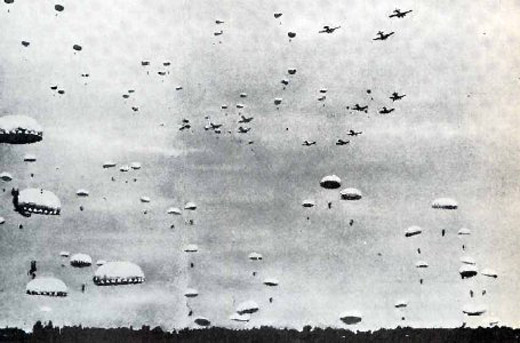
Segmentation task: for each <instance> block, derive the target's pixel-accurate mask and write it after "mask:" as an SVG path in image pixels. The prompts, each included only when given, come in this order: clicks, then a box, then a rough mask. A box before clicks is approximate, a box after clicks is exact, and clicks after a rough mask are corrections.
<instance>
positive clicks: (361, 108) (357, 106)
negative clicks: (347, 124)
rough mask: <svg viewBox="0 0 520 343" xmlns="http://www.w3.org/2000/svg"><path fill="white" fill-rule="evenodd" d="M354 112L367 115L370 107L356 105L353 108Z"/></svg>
mask: <svg viewBox="0 0 520 343" xmlns="http://www.w3.org/2000/svg"><path fill="white" fill-rule="evenodd" d="M352 110H354V111H360V112H365V113H367V112H368V105H366V106H359V104H355V105H354V107H352Z"/></svg>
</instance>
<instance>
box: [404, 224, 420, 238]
mask: <svg viewBox="0 0 520 343" xmlns="http://www.w3.org/2000/svg"><path fill="white" fill-rule="evenodd" d="M421 233H422V228H421V227H420V226H417V225H412V226H410V227H409V228H407V229H406V231H405V232H404V235H405V237H412V236H416V235H419V234H421Z"/></svg>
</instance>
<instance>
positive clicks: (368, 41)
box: [0, 0, 520, 330]
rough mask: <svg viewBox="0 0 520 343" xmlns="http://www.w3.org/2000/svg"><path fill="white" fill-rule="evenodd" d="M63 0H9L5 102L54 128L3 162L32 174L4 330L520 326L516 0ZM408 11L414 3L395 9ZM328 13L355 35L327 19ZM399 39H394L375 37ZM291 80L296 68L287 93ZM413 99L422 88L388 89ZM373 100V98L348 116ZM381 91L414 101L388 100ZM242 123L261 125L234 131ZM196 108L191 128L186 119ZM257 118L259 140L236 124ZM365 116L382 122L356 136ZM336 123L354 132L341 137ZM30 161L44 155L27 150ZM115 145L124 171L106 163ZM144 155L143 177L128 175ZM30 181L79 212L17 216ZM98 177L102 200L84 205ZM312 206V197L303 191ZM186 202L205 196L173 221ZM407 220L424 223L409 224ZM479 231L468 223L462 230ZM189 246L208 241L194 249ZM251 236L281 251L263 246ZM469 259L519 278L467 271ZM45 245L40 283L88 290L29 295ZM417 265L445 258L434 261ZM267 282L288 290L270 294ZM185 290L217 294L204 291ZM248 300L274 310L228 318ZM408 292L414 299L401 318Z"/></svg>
mask: <svg viewBox="0 0 520 343" xmlns="http://www.w3.org/2000/svg"><path fill="white" fill-rule="evenodd" d="M60 4H62V5H63V6H64V8H65V9H64V11H63V12H57V11H55V9H54V5H55V2H51V1H36V0H31V1H20V0H17V1H15V2H14V3H12V4H6V3H2V4H1V5H0V29H1V30H0V32H1V33H0V116H3V115H11V114H23V115H27V116H30V117H33V118H35V119H36V120H37V121H38V122H39V123H40V124H41V125H42V127H43V130H44V134H43V137H44V138H43V140H42V141H41V142H38V143H35V144H30V145H19V146H15V145H7V144H1V145H0V172H3V171H6V172H9V173H11V174H12V175H13V180H12V181H10V182H3V181H0V183H2V184H1V186H2V189H5V191H4V192H2V193H0V216H2V217H3V218H5V223H4V224H2V225H0V255H1V257H2V261H3V263H2V266H1V267H0V304H1V305H0V309H1V310H0V326H18V327H22V328H30V327H32V325H33V323H34V321H36V320H52V321H53V323H55V324H59V325H75V324H82V325H83V326H102V327H112V326H121V325H124V326H128V325H133V326H134V327H135V326H141V325H143V324H146V325H151V326H157V325H160V326H161V327H163V328H166V329H171V328H182V327H196V325H195V324H194V323H193V318H194V317H188V316H187V312H188V307H187V305H188V306H189V307H190V308H191V309H192V310H193V312H194V316H204V317H207V318H209V319H210V320H211V321H212V325H218V326H226V327H237V328H239V327H245V328H248V327H254V326H260V325H273V326H276V327H295V328H301V327H302V326H304V325H316V326H333V327H345V325H344V324H343V323H342V322H341V321H340V319H339V315H340V313H341V312H343V311H350V310H352V311H358V312H360V313H361V314H362V317H363V320H362V321H361V323H359V324H357V325H355V326H353V327H351V328H353V329H360V330H368V329H377V328H381V327H396V326H397V325H410V326H415V327H455V326H460V325H461V324H462V322H467V323H468V325H472V326H476V325H487V323H489V321H490V320H491V319H492V318H498V319H499V321H500V323H501V324H503V325H507V326H513V327H519V326H520V322H519V321H518V319H519V318H520V313H519V310H518V307H517V306H516V304H518V303H519V302H520V295H519V293H518V291H517V288H518V287H517V285H518V282H519V281H520V276H519V274H518V269H517V268H516V267H515V266H516V265H517V264H518V262H519V261H520V253H519V252H518V249H517V246H518V244H519V243H520V236H519V235H518V233H517V229H516V226H517V223H518V222H519V220H520V216H519V215H518V214H517V211H516V209H517V208H518V205H520V202H519V187H518V182H517V175H518V171H519V166H520V164H519V162H520V158H519V157H518V149H519V141H518V138H517V137H518V136H519V135H518V131H517V130H518V126H519V125H518V124H519V122H518V117H517V113H516V111H517V108H519V105H520V97H519V96H518V92H519V89H520V70H519V69H520V64H519V58H520V51H519V50H518V46H519V43H520V33H519V32H518V30H517V29H516V25H515V24H514V23H516V22H518V21H519V19H520V18H519V17H520V11H519V10H520V6H519V5H518V3H516V2H515V1H497V0H494V1H488V0H479V1H458V2H457V3H456V4H455V3H453V2H452V1H444V0H442V1H435V2H434V3H433V2H426V1H399V2H396V3H393V2H381V1H361V0H355V1H349V2H336V1H320V2H305V3H304V2H300V1H289V0H284V1H274V0H272V1H262V2H247V3H246V2H240V1H232V0H225V1H218V2H215V1H202V0H194V1H166V0H157V1H153V3H152V2H147V1H144V0H125V1H123V0H116V1H110V2H107V1H101V0H91V1H88V2H84V3H78V2H73V1H68V0H67V1H61V2H60ZM395 8H401V9H403V10H405V9H412V10H413V12H411V13H410V14H408V15H407V16H406V17H405V18H402V19H396V18H392V19H391V18H388V15H389V14H391V13H392V11H393V10H394V9H395ZM275 12H281V13H283V15H282V16H281V17H280V18H278V19H276V18H274V16H273V13H275ZM217 19H219V20H222V21H224V23H223V24H219V25H217V24H216V23H215V20H217ZM323 25H331V26H335V25H340V26H341V28H340V29H338V30H336V31H335V32H334V33H332V34H320V33H318V31H319V30H320V29H321V28H322V26H323ZM220 30H223V32H224V33H223V34H222V35H220V36H215V35H214V32H218V31H220ZM380 30H382V31H385V32H388V31H395V34H394V35H393V36H391V37H390V38H389V39H388V40H385V41H374V40H373V38H374V37H375V36H376V33H377V31H380ZM289 31H292V32H295V33H296V37H295V38H293V39H292V40H289V38H288V36H287V33H288V32H289ZM22 41H28V42H30V45H29V46H27V47H24V46H23V45H22V44H21V42H22ZM74 44H79V45H80V46H82V50H81V51H75V50H74V49H73V48H72V46H73V45H74ZM141 61H149V62H150V65H149V66H142V65H141ZM164 62H170V63H171V64H170V65H169V66H164V65H163V63H164ZM289 68H296V70H297V72H296V74H295V75H288V74H287V70H288V69H289ZM158 72H165V73H166V74H165V75H159V74H158ZM81 74H89V77H88V78H86V77H82V76H81ZM282 79H289V80H290V83H289V85H288V86H287V87H286V88H285V89H283V85H282V84H281V83H280V81H281V80H282ZM51 86H58V88H59V89H63V90H65V94H63V95H59V94H58V93H57V92H56V91H53V90H51V88H50V87H51ZM178 86H182V90H176V87H178ZM321 88H327V90H328V91H327V94H326V100H325V101H323V102H321V101H318V100H317V98H318V97H319V96H320V93H319V90H320V89H321ZM130 89H132V90H135V93H132V94H130V97H129V98H127V99H125V98H123V94H128V93H127V92H128V90H130ZM367 90H370V94H369V93H368V92H367ZM394 91H396V92H399V93H403V94H406V97H404V98H403V99H402V100H400V101H397V102H392V101H391V100H390V99H389V98H388V97H389V96H390V95H391V94H392V92H394ZM240 93H247V97H246V98H240ZM276 97H281V98H283V102H282V104H281V105H280V106H279V107H278V108H277V107H276V106H275V105H274V104H273V100H274V98H276ZM238 103H242V104H244V105H245V108H244V109H242V110H240V111H239V110H238V109H237V108H236V104H238ZM356 103H359V104H361V105H364V104H366V105H368V106H369V112H368V113H367V114H365V113H361V112H355V111H351V110H349V109H347V106H349V107H352V106H353V105H354V104H356ZM223 104H226V105H228V109H226V110H222V109H221V105H223ZM383 106H387V107H395V111H394V112H392V113H390V114H388V115H381V114H379V113H378V110H379V109H381V108H382V107H383ZM132 107H138V111H137V112H134V111H133V110H132ZM240 114H243V115H246V116H253V117H254V120H253V121H252V122H250V123H248V124H238V123H237V121H238V119H240V116H239V115H240ZM205 117H209V118H210V119H209V120H211V121H212V122H214V123H219V124H223V127H222V134H220V135H217V134H215V133H214V132H212V131H211V130H208V131H206V130H204V126H205V125H207V124H208V120H207V119H205ZM183 118H186V119H189V120H190V122H191V126H192V128H191V129H189V130H183V131H180V130H179V125H180V124H181V121H182V119H183ZM239 125H244V126H249V127H251V131H250V132H248V133H247V134H240V133H238V132H237V128H238V126H239ZM350 129H354V130H359V131H362V132H363V134H361V135H360V136H357V137H349V136H347V133H348V131H349V130H350ZM228 130H230V131H231V132H228ZM340 138H341V139H347V138H348V139H350V144H348V145H346V146H336V145H335V142H336V140H337V139H340ZM304 140H309V141H314V140H315V141H316V142H317V143H316V145H314V146H311V147H304V146H302V142H303V141H304ZM249 141H253V143H252V144H248V142H249ZM26 153H31V154H34V155H36V156H37V161H36V162H34V163H26V162H24V161H23V156H24V155H25V154H26ZM108 160H112V161H115V162H117V163H118V167H117V168H113V169H103V168H102V165H103V162H105V161H108ZM134 161H136V162H140V163H141V164H142V168H141V169H140V170H135V171H131V172H129V173H125V174H123V173H121V172H119V170H118V168H119V167H120V166H121V165H123V164H129V163H131V162H134ZM31 174H34V176H33V177H31ZM329 174H336V175H338V176H339V177H340V178H341V179H342V181H343V182H342V188H344V187H355V188H358V189H359V190H361V192H362V193H363V198H362V200H360V201H356V202H348V201H341V200H339V190H325V189H323V188H321V187H320V185H319V181H320V179H321V178H322V177H324V176H325V175H329ZM112 177H114V178H115V181H111V178H112ZM134 178H135V179H137V181H135V182H134ZM12 187H19V188H20V189H23V188H27V187H38V188H43V189H46V190H50V191H52V192H54V193H55V194H56V195H57V196H58V197H59V198H60V200H61V202H62V213H61V215H60V216H38V215H33V216H32V217H30V218H24V217H22V216H20V215H19V214H17V213H16V212H14V211H13V209H12V198H11V195H10V189H11V188H12ZM80 188H83V189H87V190H88V191H89V192H90V196H89V197H88V198H78V197H77V196H76V191H77V190H78V189H80ZM142 196H148V197H150V199H151V202H150V203H146V204H145V203H142V202H140V197H142ZM439 197H452V198H455V199H456V200H457V201H458V203H459V209H458V210H456V211H442V210H434V209H432V208H431V202H432V201H433V200H434V199H435V198H439ZM308 198H310V199H314V200H315V201H316V206H315V207H314V208H311V209H308V208H303V207H302V206H301V202H302V201H303V200H304V199H308ZM187 201H194V202H195V203H197V205H198V208H197V210H196V211H194V212H193V213H186V212H184V214H183V216H182V217H173V216H171V215H168V214H167V213H166V210H167V209H168V208H169V207H171V206H177V207H182V206H183V205H184V203H186V202H187ZM329 201H331V202H332V208H331V209H328V208H327V202H329ZM80 206H83V208H84V210H83V211H80V209H79V207H80ZM145 211H146V214H145V213H144V212H145ZM307 217H309V219H308V220H307ZM189 219H193V220H194V222H195V224H194V225H186V224H185V220H189ZM351 219H354V225H352V226H349V221H350V220H351ZM20 224H23V229H22V230H20V229H19V225H20ZM172 224H174V225H175V228H174V229H171V228H170V226H171V225H172ZM411 225H419V226H421V227H422V228H423V229H424V231H423V233H422V234H421V235H419V236H415V237H413V238H405V236H404V231H405V230H406V228H407V227H409V226H411ZM462 227H467V228H469V229H470V230H471V232H472V234H471V235H470V236H468V237H465V238H463V239H461V238H460V237H459V236H457V231H458V230H459V229H460V228H462ZM442 229H445V230H446V232H447V233H446V235H445V236H444V237H442V236H441V230H442ZM186 244H197V245H198V246H199V252H198V253H196V254H189V255H188V254H186V253H184V252H183V247H184V246H185V245H186ZM462 244H464V245H465V247H466V252H463V251H462V248H461V247H462ZM417 248H420V249H421V254H420V255H419V254H418V253H417ZM63 250H66V251H70V252H71V253H76V252H81V253H87V254H89V255H90V256H92V258H93V260H94V261H96V260H98V259H104V260H107V261H116V260H128V261H132V262H134V263H136V264H138V265H139V266H141V268H142V269H143V271H144V273H145V276H146V282H145V283H143V284H142V285H132V286H120V287H99V288H98V287H96V286H95V285H94V284H93V283H92V280H91V279H92V276H93V273H94V271H95V269H96V267H95V266H93V267H91V268H84V269H77V268H73V267H71V266H70V265H69V264H68V260H67V259H63V258H61V257H60V256H59V253H60V251H63ZM253 251H256V252H259V253H261V254H262V255H263V256H264V259H263V261H261V262H251V261H249V260H248V258H247V256H248V254H249V253H250V252H253ZM463 255H469V256H471V257H473V258H474V259H475V260H476V261H477V266H478V268H479V269H482V268H492V269H495V270H496V271H497V272H498V275H499V277H498V278H497V279H496V280H495V279H489V278H485V277H483V276H481V275H479V276H477V277H475V278H473V279H470V280H461V278H460V276H459V274H458V269H459V267H460V265H461V262H460V260H459V258H460V257H461V256H463ZM31 260H37V261H38V273H37V274H38V275H39V276H44V275H48V276H55V277H58V278H60V279H62V280H63V281H64V282H65V283H66V284H67V286H68V288H69V296H67V297H66V298H60V299H55V298H48V297H38V296H29V295H26V294H24V290H25V286H26V284H27V282H28V281H29V277H28V276H27V274H26V272H27V270H28V269H29V265H30V261H31ZM419 260H424V261H427V262H428V263H429V268H428V269H426V270H421V271H418V270H417V269H416V268H415V263H416V262H417V261H419ZM190 263H194V264H195V267H194V268H190V267H189V266H190ZM253 271H256V272H257V275H256V276H255V277H253V276H252V272H253ZM267 277H274V278H277V279H278V280H279V281H280V284H279V286H278V287H274V288H268V287H266V286H264V285H263V284H262V280H263V279H264V278H267ZM420 278H423V279H424V283H423V284H422V285H420V284H419V279H420ZM82 283H86V284H87V288H86V291H85V293H82V292H81V284H82ZM188 287H190V288H196V289H197V290H198V291H199V293H200V295H199V296H198V297H197V298H192V299H189V301H188V303H187V300H186V299H185V298H184V296H183V294H184V291H185V289H186V288H188ZM470 289H472V290H474V291H475V294H476V295H475V298H473V299H471V298H470V297H469V290H470ZM483 289H486V291H487V294H486V295H485V296H481V290H483ZM269 297H273V303H269V301H268V299H269ZM250 299H251V300H255V301H256V302H257V303H258V304H259V306H260V311H259V312H258V313H257V314H254V315H253V316H252V319H251V321H250V322H249V323H247V324H236V323H233V322H231V321H230V320H229V319H228V317H229V316H230V315H231V314H232V313H233V312H234V309H235V308H236V306H237V305H238V303H240V302H242V301H245V300H250ZM399 300H406V301H408V307H407V308H406V309H404V310H396V309H395V308H394V304H395V303H396V302H397V301H399ZM472 303H476V304H484V305H485V306H486V308H487V313H486V314H485V315H484V316H482V317H477V318H471V319H468V318H467V317H465V316H464V315H463V313H462V308H463V306H464V305H466V304H472ZM42 309H44V310H42ZM401 317H405V320H404V321H403V320H402V319H401Z"/></svg>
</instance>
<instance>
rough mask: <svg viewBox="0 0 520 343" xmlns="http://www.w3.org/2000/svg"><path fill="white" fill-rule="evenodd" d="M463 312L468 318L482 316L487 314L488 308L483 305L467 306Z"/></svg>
mask: <svg viewBox="0 0 520 343" xmlns="http://www.w3.org/2000/svg"><path fill="white" fill-rule="evenodd" d="M462 312H463V313H464V314H466V315H468V316H480V315H482V314H484V313H486V307H485V306H484V305H481V304H466V305H465V306H464V307H463V308H462Z"/></svg>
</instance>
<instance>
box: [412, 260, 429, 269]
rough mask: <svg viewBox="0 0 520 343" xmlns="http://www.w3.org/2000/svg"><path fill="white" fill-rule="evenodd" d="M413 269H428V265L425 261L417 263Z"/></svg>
mask: <svg viewBox="0 0 520 343" xmlns="http://www.w3.org/2000/svg"><path fill="white" fill-rule="evenodd" d="M415 267H416V268H428V263H427V262H425V261H418V262H417V263H416V264H415Z"/></svg>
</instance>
